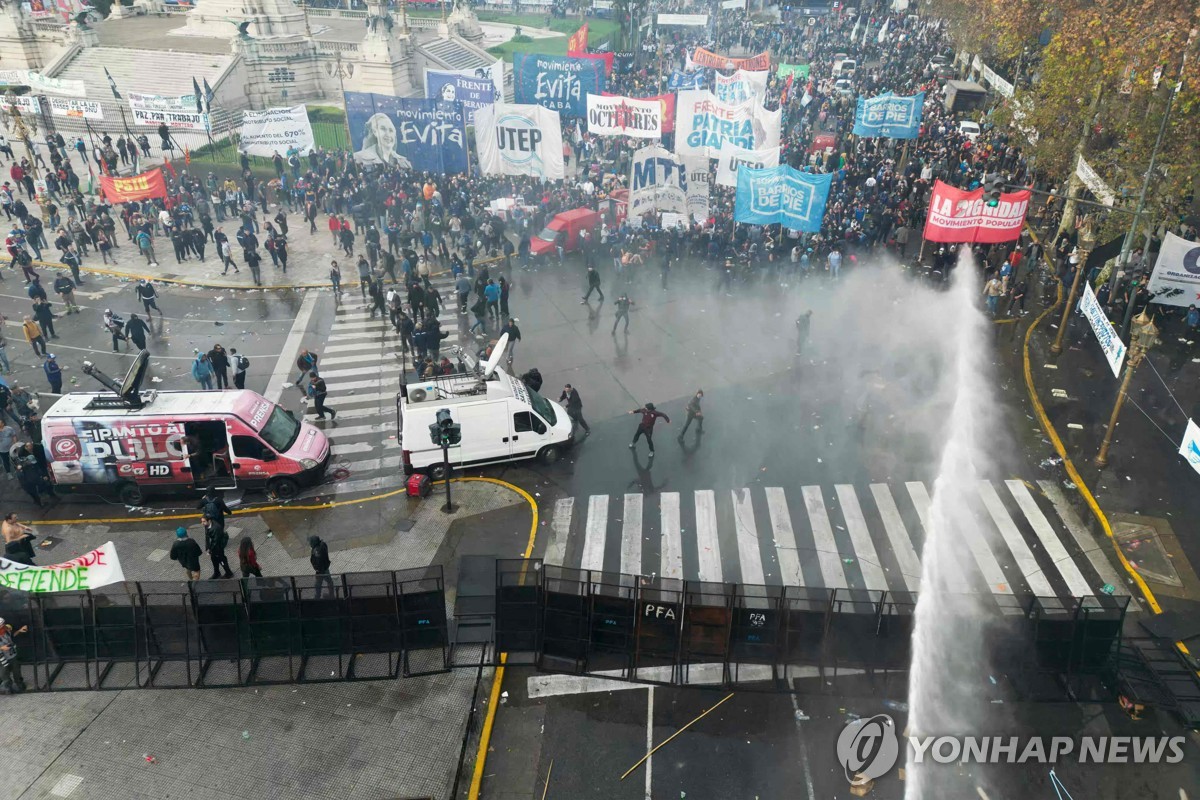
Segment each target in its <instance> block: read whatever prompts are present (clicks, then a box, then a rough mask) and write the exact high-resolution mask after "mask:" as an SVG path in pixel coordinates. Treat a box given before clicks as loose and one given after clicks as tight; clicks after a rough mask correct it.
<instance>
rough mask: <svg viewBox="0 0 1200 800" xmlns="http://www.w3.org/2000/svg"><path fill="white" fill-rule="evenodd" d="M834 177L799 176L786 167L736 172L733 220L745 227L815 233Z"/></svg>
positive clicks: (800, 174) (796, 171)
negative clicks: (773, 226) (757, 226)
mask: <svg viewBox="0 0 1200 800" xmlns="http://www.w3.org/2000/svg"><path fill="white" fill-rule="evenodd" d="M832 182H833V175H831V174H826V175H813V174H811V173H808V172H800V171H799V170H796V169H793V168H791V167H789V166H787V165H786V164H780V165H779V166H778V167H767V168H765V169H749V168H747V167H743V168H742V169H739V170H738V186H737V201H736V203H735V204H734V210H733V218H734V220H736V221H737V222H744V223H746V224H748V225H773V224H775V223H779V224H781V225H783V226H784V227H786V228H791V229H792V230H796V231H804V232H805V233H816V232H817V231H819V230H820V229H821V222H822V221H823V220H824V219H825V201H826V200H828V199H829V185H830V183H832Z"/></svg>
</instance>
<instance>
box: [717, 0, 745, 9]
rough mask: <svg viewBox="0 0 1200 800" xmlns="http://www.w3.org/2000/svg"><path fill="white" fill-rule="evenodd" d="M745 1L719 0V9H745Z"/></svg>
mask: <svg viewBox="0 0 1200 800" xmlns="http://www.w3.org/2000/svg"><path fill="white" fill-rule="evenodd" d="M745 7H746V0H721V8H745Z"/></svg>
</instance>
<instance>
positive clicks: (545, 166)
mask: <svg viewBox="0 0 1200 800" xmlns="http://www.w3.org/2000/svg"><path fill="white" fill-rule="evenodd" d="M475 146H476V148H478V150H479V169H480V170H481V171H482V172H483V174H484V175H532V176H534V177H535V178H543V179H546V180H561V179H562V178H563V176H564V174H565V173H564V169H563V159H562V127H561V126H560V125H559V122H558V114H555V113H554V112H553V111H551V110H550V109H548V108H542V107H541V106H535V105H517V104H515V103H496V104H495V105H491V106H488V107H487V108H484V109H481V110H480V111H479V112H478V113H477V114H476V115H475Z"/></svg>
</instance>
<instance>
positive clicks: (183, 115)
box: [127, 92, 208, 131]
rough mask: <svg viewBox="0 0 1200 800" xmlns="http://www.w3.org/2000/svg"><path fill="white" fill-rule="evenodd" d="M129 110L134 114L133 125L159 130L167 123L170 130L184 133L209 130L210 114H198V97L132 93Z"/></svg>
mask: <svg viewBox="0 0 1200 800" xmlns="http://www.w3.org/2000/svg"><path fill="white" fill-rule="evenodd" d="M127 97H128V98H129V110H130V111H132V112H133V124H134V125H143V126H150V127H153V128H157V127H158V126H159V125H161V124H163V123H165V124H166V126H167V127H168V128H171V129H174V130H182V131H206V130H208V114H197V113H196V96H195V95H191V94H185V95H181V96H179V97H162V96H161V95H157V94H139V93H137V92H130V93H129V94H128V95H127Z"/></svg>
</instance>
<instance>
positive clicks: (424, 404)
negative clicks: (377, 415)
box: [397, 334, 572, 480]
mask: <svg viewBox="0 0 1200 800" xmlns="http://www.w3.org/2000/svg"><path fill="white" fill-rule="evenodd" d="M507 344H508V335H507V334H504V335H502V336H501V337H500V339H499V341H497V342H496V346H495V347H494V348H493V350H492V355H491V357H490V358H489V359H488V361H487V363H486V364H483V365H482V366H481V365H479V363H478V362H477V361H476V360H475V358H474V357H473V356H471V355H470V354H469V353H465V352H462V351H458V352H455V353H454V355H455V359H456V360H457V362H458V369H457V370H456V372H455V373H454V374H452V375H439V376H437V377H434V378H428V379H421V380H415V381H412V382H405V383H403V384H402V385H401V387H400V394H399V396H398V397H397V413H398V415H399V421H398V431H399V434H398V436H399V440H400V447H401V455H402V459H403V464H404V474H405V475H412V474H413V473H416V472H423V473H425V474H427V475H429V477H430V478H433V479H435V480H440V479H441V478H444V477H445V476H446V467H445V462H443V460H442V448H441V446H440V445H435V444H434V443H433V441H432V440H431V439H430V435H429V426H430V425H432V424H434V423H435V422H436V419H437V412H438V411H440V410H441V409H443V408H446V409H449V410H450V414H451V416H452V417H453V419H454V421H455V422H456V423H458V424H459V425H460V426H461V429H462V431H461V432H462V440H461V442H460V443H459V444H456V445H453V446H451V447H450V451H449V455H450V465H451V466H452V467H453V468H456V469H460V468H463V467H480V466H485V465H488V464H500V463H504V462H508V461H519V460H521V459H527V458H537V459H539V460H540V461H541V462H542V463H544V464H552V463H554V462H555V461H557V460H558V458H559V456H561V455H562V452H563V450H564V449H565V448H566V447H568V446H569V445H570V444H571V427H572V426H571V420H570V418H569V417H568V416H567V412H566V409H564V408H563V407H562V406H560V405H559V404H558V403H555V402H554V401H552V400H547V399H546V398H544V397H542V396H541V395H540V394H538V393H537V392H535V391H533V390H532V389H530V388H529V387H528V386H526V385H525V383H524V382H523V381H521V380H520V379H519V378H515V377H513V376H511V375H509V374H508V373H507V372H505V371H504V370H503V369H501V368H500V366H499V364H500V361H501V359H502V358H503V357H504V351H505V349H506V346H507Z"/></svg>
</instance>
